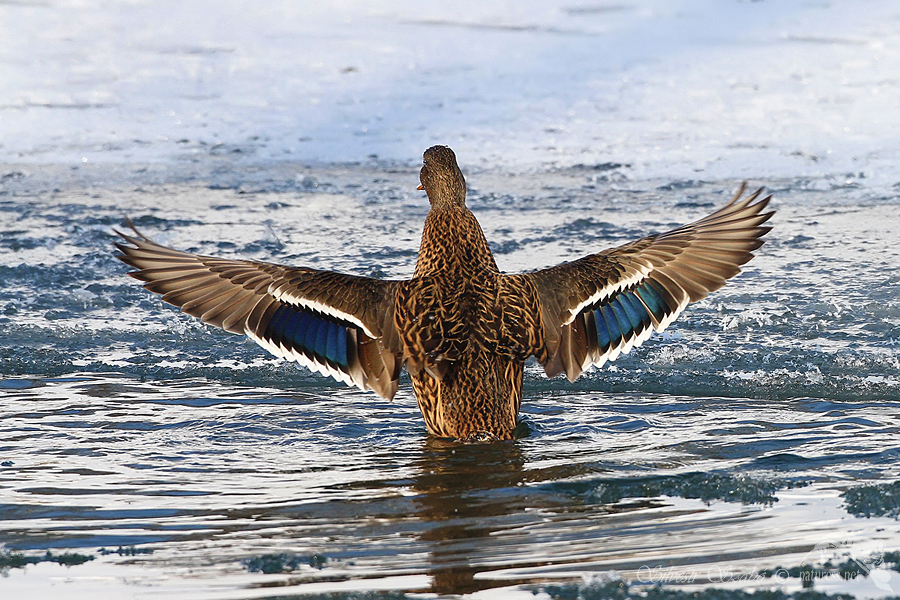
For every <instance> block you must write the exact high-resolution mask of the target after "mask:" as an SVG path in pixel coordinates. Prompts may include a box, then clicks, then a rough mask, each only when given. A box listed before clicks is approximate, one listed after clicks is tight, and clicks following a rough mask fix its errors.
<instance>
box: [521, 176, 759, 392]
mask: <svg viewBox="0 0 900 600" xmlns="http://www.w3.org/2000/svg"><path fill="white" fill-rule="evenodd" d="M744 190H745V186H744V185H742V186H741V188H740V189H739V190H738V192H737V194H735V196H734V197H733V198H732V199H731V201H730V202H729V203H728V204H726V205H725V206H723V207H722V208H720V209H719V210H717V211H715V212H713V213H712V214H710V215H708V216H706V217H704V218H702V219H700V220H698V221H695V222H694V223H691V224H689V225H684V226H682V227H678V228H676V229H673V230H672V231H669V232H666V233H662V234H657V235H652V236H648V237H645V238H642V239H640V240H637V241H635V242H632V243H629V244H625V245H623V246H620V247H618V248H613V249H610V250H606V251H603V252H600V253H598V254H592V255H589V256H586V257H584V258H582V259H579V260H576V261H572V262H569V263H563V264H562V265H557V266H555V267H551V268H549V269H543V270H540V271H535V272H533V273H528V274H527V275H525V277H528V278H529V279H530V281H531V283H532V284H533V286H534V288H535V289H536V290H537V294H538V297H539V299H540V304H541V316H542V326H543V328H544V336H543V337H544V340H545V344H546V347H545V348H544V349H543V356H544V357H546V359H545V360H543V361H542V365H543V366H544V370H545V372H546V373H547V374H548V375H550V376H552V375H555V374H557V373H562V372H564V373H566V375H567V376H568V378H569V379H570V380H572V381H574V380H575V379H576V378H577V377H578V376H579V375H580V374H581V373H582V371H583V370H584V369H585V368H587V367H588V366H589V365H591V364H595V365H602V364H603V363H604V362H606V361H607V360H615V358H616V357H618V356H619V354H621V353H623V352H628V351H629V350H631V348H633V347H634V346H637V345H640V344H641V343H643V342H644V341H645V340H646V339H647V338H648V337H649V336H650V334H651V333H652V332H653V331H654V330H655V331H662V330H663V329H665V328H666V327H668V326H669V324H671V323H672V321H674V320H675V318H677V317H678V315H679V314H681V312H682V311H683V310H684V308H685V307H686V306H687V305H688V303H690V302H696V301H698V300H700V299H702V298H705V297H706V296H707V294H709V293H710V292H712V291H714V290H717V289H719V288H720V287H722V286H723V285H725V282H726V281H727V280H728V279H730V278H731V277H734V276H735V275H737V274H738V273H739V272H740V265H743V264H744V263H746V262H747V261H749V260H750V259H751V258H752V257H753V254H752V253H753V251H754V250H756V249H758V248H759V247H760V246H762V244H763V240H762V239H761V237H762V236H763V235H765V234H766V233H767V232H768V231H770V230H771V227H769V226H764V225H763V223H765V222H766V221H768V220H769V219H770V218H771V217H772V215H773V214H774V212H772V211H769V212H763V210H764V209H765V208H766V206H768V204H769V201H770V200H771V196H767V197H765V198H763V199H759V197H760V194H761V193H762V190H761V189H760V190H757V191H756V192H754V193H752V194H749V195H747V196H744ZM535 355H537V353H535ZM539 360H540V359H539Z"/></svg>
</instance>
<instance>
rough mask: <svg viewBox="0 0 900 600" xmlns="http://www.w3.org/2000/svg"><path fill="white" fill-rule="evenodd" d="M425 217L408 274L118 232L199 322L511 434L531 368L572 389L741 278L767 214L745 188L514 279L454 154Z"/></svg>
mask: <svg viewBox="0 0 900 600" xmlns="http://www.w3.org/2000/svg"><path fill="white" fill-rule="evenodd" d="M420 181H421V183H422V186H421V187H422V188H424V189H425V191H426V193H427V194H428V199H429V201H430V202H431V210H430V211H429V213H428V217H427V218H426V219H425V226H424V230H423V233H422V243H421V246H420V249H419V258H418V261H417V262H416V269H415V274H414V276H413V278H412V279H408V280H404V281H382V280H375V279H369V278H366V277H353V276H348V275H342V274H339V273H334V272H331V271H319V270H315V269H307V268H298V267H286V266H281V265H273V264H269V263H263V262H256V261H242V260H227V259H218V258H213V257H205V256H197V255H192V254H189V253H186V252H181V251H178V250H174V249H171V248H167V247H165V246H161V245H159V244H156V243H154V242H152V241H150V240H149V239H147V238H146V237H144V236H142V235H140V234H137V236H127V235H124V234H120V235H122V237H123V238H124V239H125V241H126V242H127V243H120V244H117V246H118V248H119V249H120V250H121V251H122V255H120V257H119V258H121V259H122V260H123V261H124V262H126V263H127V264H129V265H131V266H133V267H135V268H137V269H138V270H137V271H134V272H132V273H131V275H132V276H134V277H136V278H138V279H141V280H143V281H145V282H147V283H146V284H145V286H144V287H146V288H147V289H148V290H150V291H153V292H156V293H159V294H161V295H162V297H163V300H165V301H167V302H169V303H171V304H174V305H176V306H179V307H181V309H182V310H183V311H184V312H186V313H188V314H191V315H194V316H196V317H199V318H200V319H202V320H203V321H204V322H207V323H211V324H213V325H216V326H218V327H222V328H224V329H226V330H228V331H232V332H235V333H245V334H247V335H249V336H250V337H251V338H253V339H254V340H255V341H257V342H258V343H259V344H260V345H262V346H263V347H265V348H267V349H268V350H270V351H271V352H273V353H274V354H277V355H280V356H285V357H287V358H291V359H294V360H297V361H298V362H300V363H301V364H304V365H307V366H309V367H311V368H313V369H316V370H318V371H320V372H322V373H325V374H329V375H332V376H333V377H335V378H336V379H338V380H340V381H344V382H345V383H347V384H351V385H357V386H358V387H360V388H361V389H364V390H365V389H371V390H373V391H375V392H376V393H378V394H379V395H381V396H383V397H385V398H392V397H393V396H394V394H395V393H396V391H397V382H398V379H399V375H400V370H401V368H402V366H404V365H405V366H406V369H407V371H408V372H409V374H410V377H411V379H412V385H413V390H414V392H415V395H416V399H417V400H418V403H419V408H420V409H421V411H422V415H423V416H424V417H425V422H426V424H427V426H428V431H429V432H430V433H432V434H434V435H438V436H441V437H449V438H458V439H470V440H482V441H484V440H497V439H510V438H512V437H513V432H514V430H515V428H516V420H517V415H518V412H519V406H520V404H521V401H522V374H523V367H524V363H525V360H526V359H528V358H529V357H531V356H534V357H535V358H536V359H537V361H538V362H539V363H540V364H541V365H542V366H543V367H544V370H545V371H546V373H547V374H548V375H549V376H553V375H556V374H558V373H565V374H566V375H567V376H568V378H569V379H570V380H572V381H574V380H575V379H576V378H577V377H578V376H579V375H580V374H581V372H582V371H583V370H584V369H585V368H587V367H588V366H590V365H591V364H596V365H600V364H603V362H605V361H606V360H612V359H615V358H616V356H618V354H619V353H621V352H627V351H628V350H630V349H631V348H632V347H633V346H636V345H638V344H640V343H641V342H642V341H643V340H644V339H646V338H647V336H649V335H650V333H652V331H654V330H656V331H661V330H662V329H664V328H665V327H666V326H668V324H669V323H670V322H671V321H672V320H673V319H674V318H675V317H677V316H678V314H679V313H680V312H681V311H682V310H683V309H684V307H685V306H686V305H687V304H688V303H689V302H694V301H697V300H699V299H701V298H703V297H705V296H706V295H707V294H708V293H709V292H711V291H713V290H716V289H718V288H719V287H721V286H722V285H724V284H725V281H726V280H727V279H728V278H730V277H732V276H734V275H736V274H737V273H738V272H739V271H740V269H739V265H742V264H744V263H745V262H747V261H748V260H750V258H752V254H751V252H752V251H753V250H755V249H756V248H758V247H759V246H761V245H762V240H761V239H760V238H761V236H762V235H764V234H765V233H766V232H767V231H768V230H769V229H770V228H769V227H764V226H762V223H764V222H765V221H766V220H768V219H769V218H770V217H771V215H772V214H773V213H771V212H768V213H763V212H762V210H763V209H764V208H765V207H766V205H767V204H768V201H769V199H770V198H764V199H762V200H759V201H756V200H757V198H758V196H759V194H760V192H759V191H757V192H756V193H754V194H751V195H749V196H747V197H746V198H743V199H742V198H741V196H742V194H743V187H742V188H741V190H740V191H739V192H738V194H737V195H736V196H735V197H734V199H732V201H731V202H730V203H729V204H727V205H726V206H725V207H723V208H722V209H720V210H719V211H717V212H715V213H713V214H712V215H710V216H708V217H706V218H704V219H701V220H700V221H697V222H695V223H692V224H690V225H685V226H683V227H679V228H678V229H675V230H673V231H670V232H668V233H664V234H658V235H652V236H648V237H646V238H643V239H641V240H638V241H636V242H633V243H630V244H626V245H624V246H620V247H618V248H613V249H610V250H606V251H603V252H600V253H598V254H592V255H589V256H586V257H584V258H582V259H579V260H576V261H573V262H569V263H563V264H561V265H558V266H555V267H551V268H548V269H543V270H539V271H535V272H533V273H527V274H520V275H506V274H502V273H500V271H499V270H498V269H497V265H496V263H495V261H494V257H493V256H492V254H491V251H490V249H489V247H488V244H487V240H486V239H485V237H484V233H483V232H482V230H481V227H480V226H479V224H478V221H477V220H476V219H475V216H474V215H473V214H472V212H471V211H469V209H468V208H466V205H465V198H466V184H465V179H464V178H463V175H462V172H461V171H460V170H459V167H458V165H457V163H456V157H455V155H454V154H453V151H452V150H450V149H449V148H447V147H445V146H434V147H432V148H429V149H428V150H427V151H426V152H425V156H424V164H423V166H422V170H421V174H420Z"/></svg>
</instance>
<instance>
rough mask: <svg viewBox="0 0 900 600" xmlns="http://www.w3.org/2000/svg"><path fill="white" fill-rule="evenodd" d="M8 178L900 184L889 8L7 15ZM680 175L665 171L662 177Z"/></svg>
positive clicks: (893, 21) (3, 49)
mask: <svg viewBox="0 0 900 600" xmlns="http://www.w3.org/2000/svg"><path fill="white" fill-rule="evenodd" d="M0 39H2V40H3V44H2V45H0V81H2V82H3V85H2V86H0V143H2V147H0V156H2V158H3V160H4V161H5V162H8V163H18V162H21V163H25V164H28V165H33V166H34V167H33V168H36V166H37V165H47V164H66V165H76V166H77V165H79V164H81V163H82V162H83V161H85V160H86V161H87V162H89V163H90V162H96V161H100V162H107V163H109V162H112V163H117V164H125V163H127V164H135V163H148V162H149V163H157V162H162V163H165V164H167V165H169V166H170V167H171V166H173V164H174V165H180V166H182V167H184V165H185V163H188V164H197V163H199V164H200V167H199V168H201V169H202V168H204V167H205V168H208V165H209V164H210V163H213V164H216V163H218V162H221V160H219V161H216V160H213V157H219V158H220V159H221V158H222V156H223V155H229V154H239V155H240V156H239V157H231V158H242V159H244V160H249V161H253V162H265V161H271V160H275V161H281V160H289V161H296V162H301V163H345V162H356V161H366V160H369V159H370V157H372V156H376V157H378V158H380V159H382V160H387V161H399V162H401V163H403V164H410V163H414V162H416V161H417V158H418V157H419V156H420V155H421V152H422V150H423V149H424V148H426V147H428V146H430V145H432V144H433V143H439V142H440V143H447V144H450V145H452V146H453V147H454V148H456V149H457V151H458V153H459V155H460V157H461V158H462V159H463V161H464V162H465V163H466V164H467V165H469V167H470V168H474V167H478V168H487V169H491V168H500V169H503V170H510V171H514V172H518V171H521V170H523V169H546V168H548V167H559V166H563V167H565V166H572V165H576V164H588V165H593V164H603V163H609V162H615V163H621V164H626V165H629V168H628V170H627V173H628V174H630V175H632V176H634V177H638V178H652V177H664V178H668V177H675V176H677V177H680V178H685V179H688V178H695V179H696V178H703V179H720V178H752V179H763V178H770V177H775V176H787V177H796V176H801V175H802V176H816V177H818V176H823V175H830V176H836V177H842V178H850V179H852V180H856V179H857V178H859V177H867V178H870V179H871V180H872V181H871V182H870V184H871V186H873V187H874V186H876V185H877V186H878V187H879V188H880V189H884V188H886V187H889V186H891V185H893V184H894V183H897V182H898V180H900V178H898V177H897V174H896V172H894V169H893V168H892V167H893V165H896V164H897V162H898V158H900V138H898V136H896V135H892V134H891V132H896V131H898V130H900V111H897V110H896V99H897V97H898V96H900V78H898V75H897V74H898V73H900V5H897V3H896V2H893V1H892V0H880V1H878V0H873V1H867V2H865V9H861V8H860V4H859V3H858V2H854V1H850V0H846V1H842V2H841V1H837V2H813V1H809V0H782V1H779V2H753V1H746V2H739V1H734V0H732V1H723V2H711V1H707V2H704V1H702V0H693V1H680V2H679V1H669V0H660V1H657V2H652V1H646V2H616V3H602V2H598V3H579V2H572V3H558V2H482V1H479V2H454V3H445V4H441V3H429V4H428V5H424V6H423V5H422V4H421V3H418V2H403V1H399V2H397V1H391V2H358V1H357V2H352V1H347V2H334V3H317V2H288V1H285V2H255V1H254V2H250V1H233V2H227V3H223V2H210V1H202V0H200V1H193V2H181V1H172V0H170V1H165V0H163V1H161V2H156V1H153V2H141V1H134V2H78V1H75V2H46V3H39V4H26V3H22V4H18V3H9V4H5V3H4V4H0ZM676 174H677V175H676Z"/></svg>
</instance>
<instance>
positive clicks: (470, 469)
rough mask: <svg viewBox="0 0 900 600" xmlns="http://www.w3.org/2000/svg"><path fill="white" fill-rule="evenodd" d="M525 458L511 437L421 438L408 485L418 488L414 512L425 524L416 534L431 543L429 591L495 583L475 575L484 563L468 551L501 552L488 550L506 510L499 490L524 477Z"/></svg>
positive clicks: (470, 589) (457, 590)
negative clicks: (489, 440)
mask: <svg viewBox="0 0 900 600" xmlns="http://www.w3.org/2000/svg"><path fill="white" fill-rule="evenodd" d="M524 464H525V459H524V457H523V455H522V450H521V448H520V447H519V444H518V442H515V441H511V442H502V443H497V444H489V445H488V444H460V443H456V442H450V441H445V440H438V439H434V438H429V439H428V440H427V441H426V442H425V443H424V447H423V450H422V456H421V458H420V460H419V461H418V468H419V470H420V474H419V475H418V477H416V479H415V483H414V484H413V486H412V487H413V489H414V490H415V491H416V492H418V493H419V496H417V498H416V500H417V505H418V508H419V511H418V515H419V517H420V518H421V520H422V521H423V523H425V524H427V526H426V527H424V530H423V532H422V533H421V534H420V536H419V539H420V541H422V542H424V543H425V544H427V546H428V547H429V554H430V566H429V568H428V571H427V572H428V574H429V575H430V576H431V590H430V591H432V592H434V593H437V594H447V593H456V594H461V593H469V592H474V591H478V590H481V589H485V588H488V587H493V585H495V584H492V582H491V581H490V580H484V579H482V580H476V578H475V574H476V573H477V572H478V571H479V570H482V569H483V567H479V565H475V564H473V563H472V556H473V553H474V550H475V549H478V551H479V552H478V554H480V555H488V556H498V555H500V556H502V554H503V553H502V552H495V551H493V550H491V546H492V545H493V544H492V542H493V540H494V538H493V537H492V534H494V533H496V532H497V531H498V530H499V529H500V528H501V527H502V524H501V522H500V521H502V520H503V519H505V518H507V517H508V516H509V514H510V500H511V495H510V494H509V493H504V491H503V490H505V489H509V488H515V487H517V486H519V485H521V484H522V483H524V480H525V472H524V470H523V467H524ZM498 520H500V521H498Z"/></svg>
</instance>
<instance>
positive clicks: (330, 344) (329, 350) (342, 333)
mask: <svg viewBox="0 0 900 600" xmlns="http://www.w3.org/2000/svg"><path fill="white" fill-rule="evenodd" d="M264 337H265V338H266V339H268V340H270V341H271V342H272V343H274V344H276V345H281V346H284V347H285V348H287V349H290V350H294V351H296V352H299V353H301V354H304V355H305V356H307V357H309V358H314V359H317V360H318V361H319V362H322V363H325V362H327V363H330V364H331V365H333V366H335V367H337V368H339V369H341V370H343V371H346V370H347V368H348V367H349V364H350V357H349V355H348V351H347V349H348V345H347V327H346V326H344V325H342V324H340V323H338V322H336V321H335V320H334V319H332V318H330V317H328V316H327V315H323V314H321V313H317V312H315V311H311V310H308V309H305V308H303V307H300V306H294V305H292V304H287V303H284V302H282V303H281V306H279V307H278V309H277V310H276V311H275V312H274V314H272V318H271V319H269V323H268V325H266V331H265V336H264Z"/></svg>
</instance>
